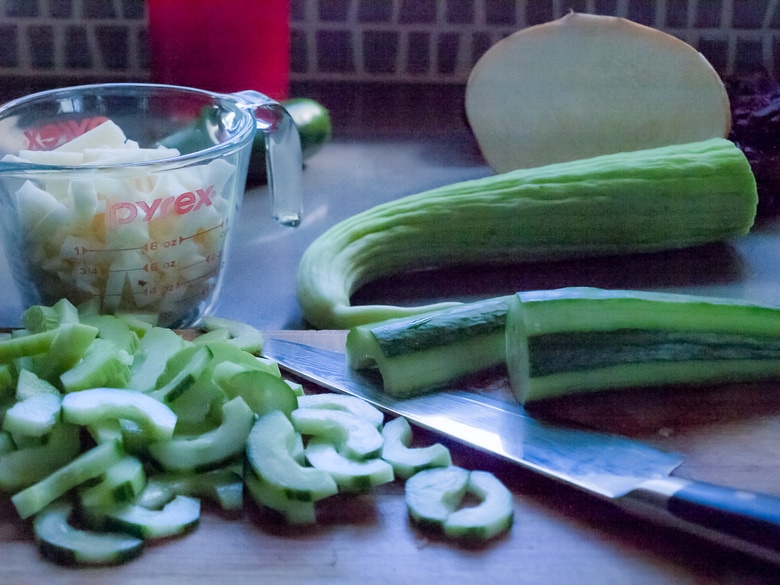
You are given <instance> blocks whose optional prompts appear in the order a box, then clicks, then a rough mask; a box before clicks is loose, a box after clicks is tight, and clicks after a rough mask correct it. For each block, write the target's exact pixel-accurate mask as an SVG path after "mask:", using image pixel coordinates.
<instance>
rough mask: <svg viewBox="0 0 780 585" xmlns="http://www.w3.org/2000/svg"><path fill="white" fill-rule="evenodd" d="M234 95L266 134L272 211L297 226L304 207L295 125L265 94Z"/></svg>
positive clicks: (267, 167) (279, 217) (298, 139)
mask: <svg viewBox="0 0 780 585" xmlns="http://www.w3.org/2000/svg"><path fill="white" fill-rule="evenodd" d="M234 95H236V96H237V97H239V98H240V99H242V100H244V101H245V102H246V107H247V108H248V109H249V110H250V111H251V112H252V114H253V115H254V117H255V122H256V124H257V130H258V132H262V133H263V134H264V135H265V146H266V148H265V163H266V169H267V175H268V191H269V193H270V196H271V213H272V214H273V217H274V219H275V220H276V221H278V222H279V223H280V224H282V225H286V226H293V227H294V226H297V225H298V224H299V223H300V222H301V214H302V209H303V185H302V182H303V157H302V155H301V139H300V136H299V134H298V127H297V126H296V125H295V122H293V119H292V118H291V117H290V114H288V113H287V110H285V109H284V107H283V106H282V105H281V104H279V103H278V102H277V101H275V100H272V99H271V98H269V97H268V96H265V95H263V94H261V93H259V92H256V91H251V90H250V91H242V92H238V93H236V94H234Z"/></svg>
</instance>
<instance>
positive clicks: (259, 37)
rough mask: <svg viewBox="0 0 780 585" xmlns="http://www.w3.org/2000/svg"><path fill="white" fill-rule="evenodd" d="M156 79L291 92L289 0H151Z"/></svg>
mask: <svg viewBox="0 0 780 585" xmlns="http://www.w3.org/2000/svg"><path fill="white" fill-rule="evenodd" d="M147 5H148V12H149V33H150V50H151V61H152V78H153V81H154V82H155V83H168V84H174V85H184V86H189V87H197V88H200V89H206V90H209V91H215V92H223V93H231V92H236V91H243V90H248V89H253V90H256V91H259V92H261V93H264V94H266V95H268V96H270V97H272V98H274V99H283V98H285V97H287V92H288V85H289V71H290V1H289V0H261V1H259V2H258V1H257V0H219V1H215V0H148V2H147Z"/></svg>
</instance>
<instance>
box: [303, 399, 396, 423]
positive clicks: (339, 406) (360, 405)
mask: <svg viewBox="0 0 780 585" xmlns="http://www.w3.org/2000/svg"><path fill="white" fill-rule="evenodd" d="M298 408H328V409H331V410H344V411H347V412H351V413H352V414H355V415H357V416H362V417H363V418H365V419H368V420H369V421H371V423H372V424H373V425H374V426H375V427H376V428H380V427H381V426H382V423H383V422H384V420H385V415H384V414H383V413H382V411H381V410H379V409H378V408H376V407H375V406H373V405H371V404H369V403H368V402H366V401H365V400H361V399H360V398H357V397H355V396H349V395H348V394H334V393H332V392H323V393H321V394H306V395H301V396H298Z"/></svg>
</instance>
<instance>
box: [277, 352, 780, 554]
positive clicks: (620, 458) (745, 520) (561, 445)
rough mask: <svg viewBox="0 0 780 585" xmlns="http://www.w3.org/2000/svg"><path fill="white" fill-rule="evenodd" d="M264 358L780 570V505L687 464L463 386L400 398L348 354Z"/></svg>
mask: <svg viewBox="0 0 780 585" xmlns="http://www.w3.org/2000/svg"><path fill="white" fill-rule="evenodd" d="M263 355H264V356H265V357H267V358H270V359H272V360H274V361H276V362H278V364H279V366H280V368H281V369H282V370H284V371H286V372H288V373H290V374H293V375H295V376H296V377H298V378H300V379H302V380H305V381H308V382H311V383H313V384H316V385H318V386H320V387H322V388H325V389H328V390H330V391H334V392H338V393H344V394H349V395H352V396H357V397H359V398H361V399H363V400H365V401H367V402H369V403H370V404H372V405H374V406H376V407H377V408H379V409H380V410H382V411H384V412H386V413H388V414H391V415H396V416H403V417H405V418H407V419H408V420H409V422H411V423H413V424H416V425H417V426H419V427H422V428H425V429H428V430H431V431H434V432H437V433H440V434H442V435H444V436H447V437H449V438H451V439H453V440H455V441H457V442H460V443H463V444H466V445H469V446H471V447H474V448H477V449H479V450H481V451H484V452H487V453H490V454H492V455H495V456H497V457H500V458H502V459H504V460H506V461H509V462H511V463H514V464H517V465H520V466H522V467H523V468H526V469H529V470H531V471H534V472H536V473H539V474H542V475H544V476H546V477H549V478H552V479H554V480H557V481H561V482H563V483H565V484H567V485H569V486H572V487H574V488H577V489H580V490H584V491H585V492H588V493H590V494H593V495H595V496H598V497H600V498H602V499H605V500H607V501H610V502H612V503H613V504H615V505H616V506H618V507H619V508H621V509H623V510H625V511H627V512H629V513H632V514H634V515H637V516H640V517H643V518H645V519H647V520H650V521H653V522H656V523H659V524H663V525H667V526H671V527H673V528H676V529H681V530H683V531H686V532H688V533H690V534H693V535H696V536H698V537H701V538H704V539H706V540H708V541H711V542H714V543H716V544H719V545H722V546H726V547H729V548H731V549H733V550H737V551H740V552H743V553H746V554H748V555H751V556H753V557H754V558H757V559H760V560H762V561H768V562H771V563H774V564H780V498H777V497H774V496H771V495H767V494H759V493H749V492H745V491H743V490H735V489H732V488H729V487H725V486H718V485H713V484H709V483H703V482H697V481H693V480H689V479H683V478H679V477H675V476H673V475H671V474H672V472H673V471H674V470H675V469H676V468H677V467H678V466H679V465H680V464H681V463H682V461H683V458H682V457H681V456H679V455H677V454H674V453H667V452H664V451H660V450H658V449H655V448H654V447H651V446H650V445H647V444H644V443H642V442H639V441H635V440H632V439H628V438H626V437H622V436H617V435H612V434H605V433H597V432H591V431H589V430H582V429H576V428H570V427H566V426H562V425H560V426H559V425H554V424H550V423H548V422H544V421H540V420H537V419H535V418H534V417H532V416H531V415H529V413H528V412H527V411H526V410H525V409H524V408H523V407H522V406H521V405H520V404H518V403H512V402H505V401H501V400H496V399H493V398H489V397H487V396H483V395H481V394H476V393H473V392H465V391H460V390H457V389H450V390H446V391H439V392H433V393H428V394H424V395H421V396H417V397H413V398H406V399H397V398H393V397H392V396H389V395H388V394H386V393H384V392H383V391H382V387H381V380H379V379H378V377H373V376H372V375H371V373H370V372H359V371H355V370H352V369H351V368H349V367H348V366H347V363H346V356H345V355H344V354H343V353H339V352H333V351H328V350H324V349H319V348H315V347H312V346H309V345H305V344H302V343H297V342H293V341H288V340H282V339H276V338H266V339H265V342H264V346H263Z"/></svg>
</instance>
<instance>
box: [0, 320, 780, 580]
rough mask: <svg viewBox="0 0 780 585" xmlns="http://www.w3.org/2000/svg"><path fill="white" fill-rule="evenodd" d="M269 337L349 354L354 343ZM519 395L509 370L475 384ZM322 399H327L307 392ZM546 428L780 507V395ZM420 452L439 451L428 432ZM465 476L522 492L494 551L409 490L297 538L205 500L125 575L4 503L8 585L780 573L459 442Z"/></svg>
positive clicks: (292, 531) (687, 397)
mask: <svg viewBox="0 0 780 585" xmlns="http://www.w3.org/2000/svg"><path fill="white" fill-rule="evenodd" d="M268 335H271V336H276V337H282V338H287V339H293V340H298V341H303V342H306V343H311V344H313V345H318V346H320V347H325V348H331V349H339V348H342V349H343V339H344V337H343V335H344V334H343V332H311V331H284V332H269V333H268ZM463 385H464V386H465V387H467V388H470V389H472V390H474V391H479V392H491V393H495V394H500V393H501V392H508V390H507V387H506V379H505V376H504V372H502V371H501V370H500V369H496V370H494V371H491V372H487V373H484V374H481V375H479V376H474V377H472V378H471V379H469V380H464V382H463ZM308 390H310V391H316V389H315V388H308ZM539 416H547V417H554V418H557V419H562V420H567V421H570V422H571V423H572V424H578V425H585V426H589V427H592V428H597V429H599V430H602V431H610V432H617V433H621V434H625V435H628V436H632V437H636V438H640V439H642V440H645V441H647V442H649V443H653V444H655V445H658V446H659V447H662V448H665V449H671V450H676V451H679V452H681V453H683V454H684V455H685V456H686V461H685V463H684V465H683V466H682V467H681V468H680V470H679V473H680V475H685V476H689V477H695V478H696V479H700V480H707V481H715V482H719V483H723V484H727V485H731V486H734V487H741V488H745V489H751V490H759V491H765V492H767V493H771V494H774V495H780V481H779V480H780V457H778V456H777V453H778V450H779V449H780V387H778V386H777V385H755V386H742V387H731V388H717V389H714V388H701V389H682V388H681V389H666V390H663V391H651V392H616V393H610V394H604V395H599V396H591V397H588V398H583V399H577V400H570V401H566V402H563V401H561V402H559V403H557V404H553V403H550V404H547V405H546V406H545V407H544V409H543V411H541V412H539ZM415 433H416V434H415V437H416V441H417V443H418V444H427V443H430V442H433V441H438V440H440V438H439V437H436V436H434V435H431V434H428V433H426V432H424V431H422V430H419V429H415ZM448 446H449V447H450V448H451V450H452V453H453V457H454V460H455V462H456V463H457V464H460V465H463V466H465V467H468V468H472V469H487V470H489V471H493V472H494V473H496V474H497V475H498V477H499V478H500V479H501V480H502V481H504V482H505V483H506V484H507V486H509V487H510V489H511V490H512V491H513V493H514V494H515V523H514V525H513V527H512V529H511V530H510V532H509V533H508V534H506V535H503V536H501V537H499V538H497V539H496V540H494V541H492V542H490V543H487V544H486V545H483V546H462V545H457V544H454V543H452V542H449V541H447V540H445V539H443V538H440V537H438V536H436V535H433V534H429V533H425V532H422V531H420V530H418V529H417V528H415V527H414V526H413V525H411V524H410V522H409V520H408V518H407V515H406V509H405V505H404V501H403V484H402V483H401V482H400V481H396V482H394V483H392V484H388V485H385V486H381V487H380V488H377V489H376V490H374V491H373V492H371V493H369V494H364V495H359V496H355V495H339V496H335V497H333V498H330V499H327V500H325V501H323V502H321V503H320V504H318V506H319V507H318V523H317V525H316V526H313V527H306V528H291V527H287V526H284V525H282V524H280V523H279V522H278V520H277V519H276V518H274V517H272V516H271V515H269V514H268V513H266V512H263V511H261V510H258V509H257V508H255V507H254V506H252V505H251V504H247V506H246V507H245V510H244V511H243V513H241V514H240V515H237V516H226V515H225V514H224V513H222V512H220V511H219V510H217V509H215V507H214V506H212V505H210V504H209V503H208V502H204V510H203V517H202V520H201V524H200V526H199V527H198V528H196V529H195V530H194V531H193V532H191V533H189V534H187V535H184V536H182V537H179V538H173V539H169V540H166V541H163V542H158V543H154V544H150V545H148V546H147V548H146V550H145V551H144V553H143V554H142V555H141V556H140V557H139V558H137V559H136V560H134V561H131V562H129V563H127V564H125V565H122V566H118V567H104V568H87V569H78V568H68V567H60V566H58V565H55V564H53V563H51V562H48V561H46V560H43V559H42V558H41V557H40V556H39V554H38V552H37V549H36V546H35V543H34V539H33V535H32V532H31V529H30V525H29V523H26V522H22V521H20V520H19V519H18V517H17V516H16V514H15V511H14V510H13V508H12V506H11V505H10V503H9V502H8V500H7V499H3V500H2V502H1V503H0V580H1V581H2V582H3V583H14V584H17V585H27V584H30V585H32V584H36V585H38V584H41V583H47V584H70V583H74V584H75V583H79V584H91V583H108V582H110V583H112V584H114V585H130V584H133V585H135V584H139V585H140V584H141V583H143V584H146V583H155V582H158V583H160V582H162V583H171V584H182V585H184V584H187V585H193V584H199V583H204V584H205V583H214V582H220V581H223V582H227V583H231V584H244V583H246V584H249V583H252V584H256V583H275V584H281V583H296V584H297V583H335V582H338V583H356V584H357V583H361V584H362V583H366V582H371V583H372V584H382V583H388V584H389V583H410V582H424V583H426V584H428V585H436V584H439V583H441V584H445V583H446V584H450V583H453V582H457V583H481V582H489V583H529V584H537V583H538V584H557V583H566V584H576V583H589V584H590V583H592V584H599V583H620V584H628V583H631V584H636V583H641V584H675V585H679V584H697V585H701V584H708V583H713V584H715V583H718V584H720V583H751V584H753V583H773V582H778V579H780V570H778V568H776V567H772V566H768V565H765V564H761V563H758V562H755V561H753V560H751V559H748V558H746V557H743V556H741V555H739V554H736V553H730V552H728V551H724V550H722V549H720V548H718V547H715V546H713V545H709V544H707V543H703V542H701V541H698V540H696V539H695V538H692V537H689V536H687V535H682V534H677V533H675V532H674V531H673V530H669V529H665V528H659V527H656V526H653V525H650V524H647V523H645V522H643V521H640V520H636V519H634V518H632V517H629V516H627V515H625V514H623V513H621V512H618V511H616V510H615V509H613V508H612V507H611V506H610V505H609V504H607V503H604V502H602V501H600V500H597V499H595V498H592V497H589V496H587V495H584V494H582V493H580V492H577V491H575V490H571V489H569V488H566V487H563V486H560V485H558V484H556V483H554V482H552V481H550V480H546V479H544V478H540V477H537V476H535V475H533V474H531V473H529V472H526V471H523V470H521V469H519V468H517V467H515V466H511V465H508V464H506V463H503V462H501V461H498V460H496V459H493V458H491V457H488V456H486V455H484V454H482V453H479V452H476V451H474V450H471V449H468V448H465V447H462V446H459V445H457V444H448Z"/></svg>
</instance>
